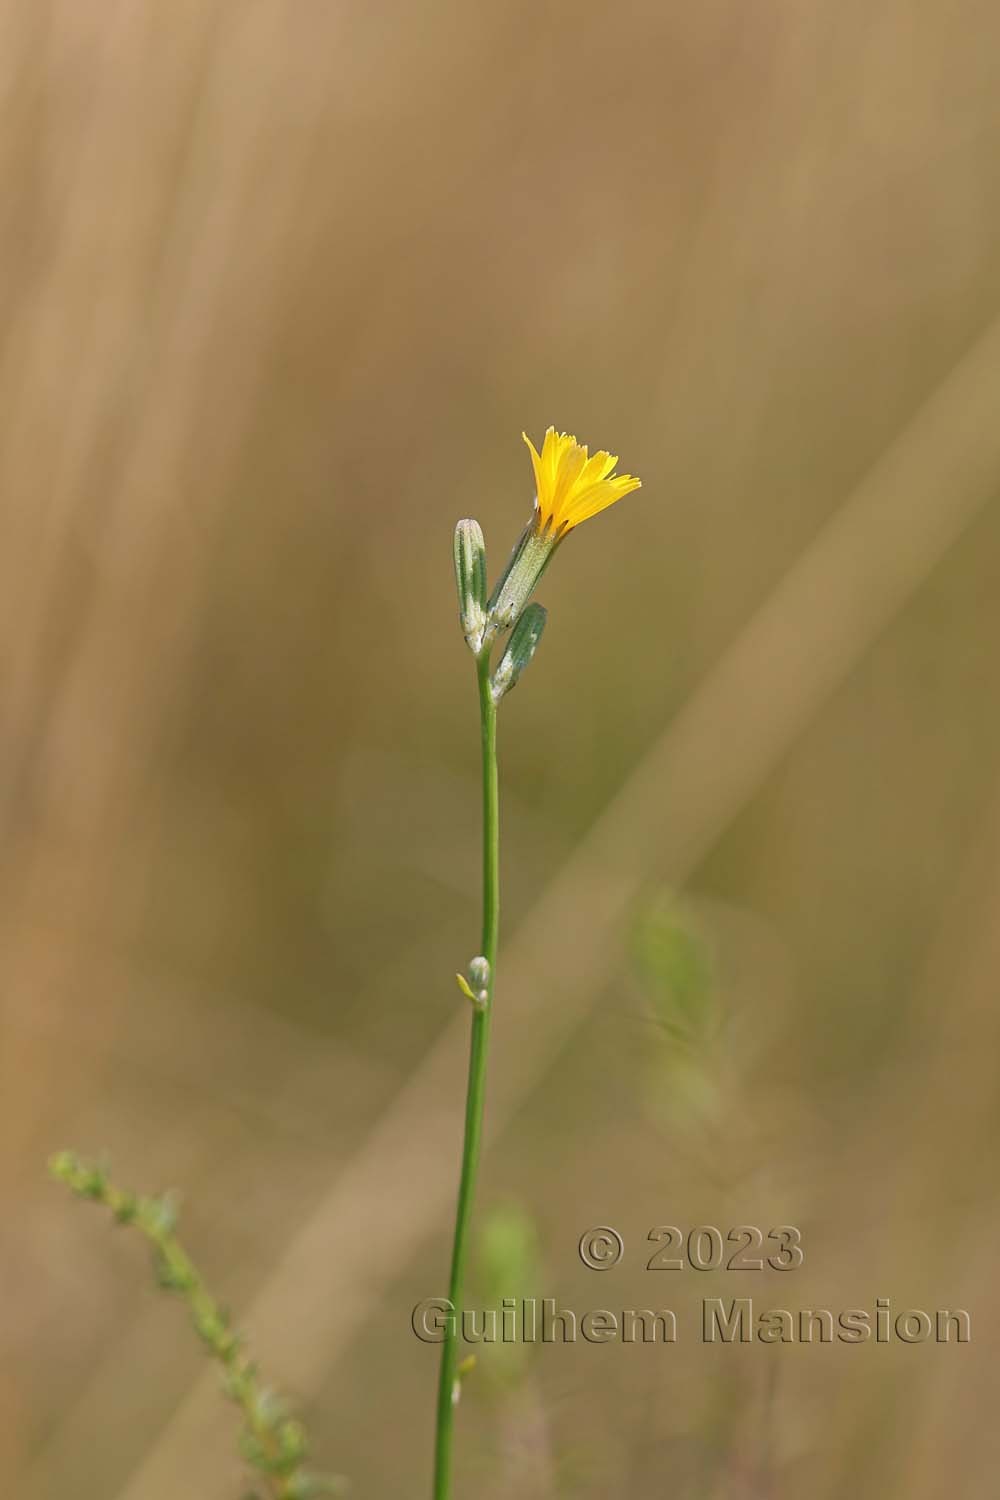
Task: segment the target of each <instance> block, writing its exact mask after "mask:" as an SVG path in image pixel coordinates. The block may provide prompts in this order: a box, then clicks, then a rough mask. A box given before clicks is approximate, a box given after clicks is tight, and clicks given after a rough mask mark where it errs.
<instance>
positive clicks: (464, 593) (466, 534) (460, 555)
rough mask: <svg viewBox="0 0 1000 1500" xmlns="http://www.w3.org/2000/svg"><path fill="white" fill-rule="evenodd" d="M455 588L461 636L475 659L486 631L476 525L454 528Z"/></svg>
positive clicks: (482, 555)
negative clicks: (474, 655)
mask: <svg viewBox="0 0 1000 1500" xmlns="http://www.w3.org/2000/svg"><path fill="white" fill-rule="evenodd" d="M455 584H456V586H457V588H458V615H459V619H460V620H461V622H462V634H463V635H464V636H465V639H466V641H467V642H468V644H469V648H470V650H471V651H473V652H474V653H475V654H476V655H477V656H478V655H479V652H480V651H481V650H482V645H483V631H484V629H485V627H486V542H485V540H484V538H483V529H482V527H481V526H480V524H479V522H478V521H472V520H465V521H459V523H458V525H457V526H456V527H455Z"/></svg>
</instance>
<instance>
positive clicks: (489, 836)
mask: <svg viewBox="0 0 1000 1500" xmlns="http://www.w3.org/2000/svg"><path fill="white" fill-rule="evenodd" d="M476 675H477V677H478V681H479V719H480V730H481V736H482V756H483V932H482V947H481V949H480V952H481V953H482V955H483V957H484V958H485V959H486V961H487V963H488V964H489V966H490V969H489V980H488V982H487V994H486V1004H485V1005H484V1006H482V1007H479V1006H476V1007H474V1008H473V1012H472V1038H471V1043H470V1047H469V1080H468V1088H467V1092H466V1098H465V1140H464V1144H463V1147H462V1171H461V1176H460V1178H459V1184H458V1205H457V1208H456V1210H455V1236H454V1240H453V1242H452V1252H451V1277H450V1281H449V1285H448V1300H449V1302H450V1303H451V1306H452V1308H453V1312H452V1313H451V1314H450V1316H449V1319H448V1324H447V1327H446V1329H445V1338H444V1343H443V1344H442V1346H441V1373H440V1379H439V1383H438V1403H437V1436H436V1440H435V1445H434V1500H449V1496H450V1494H451V1459H452V1439H453V1434H454V1423H455V1394H456V1393H455V1381H456V1378H457V1369H458V1337H459V1332H460V1330H461V1326H462V1298H463V1291H464V1285H465V1268H466V1263H467V1260H468V1249H469V1225H470V1221H471V1218H472V1206H473V1201H474V1199H475V1192H476V1176H477V1173H478V1169H479V1151H480V1144H481V1141H482V1133H483V1106H484V1103H485V1098H486V1062H487V1056H488V1053H489V1039H490V1019H491V1016H492V1013H493V990H494V985H495V982H496V978H495V976H496V961H497V936H498V933H499V929H500V816H499V812H500V806H499V790H498V783H497V706H496V704H495V703H494V701H493V694H492V691H491V688H490V662H489V651H488V650H484V651H482V652H481V653H480V655H479V656H478V658H477V660H476Z"/></svg>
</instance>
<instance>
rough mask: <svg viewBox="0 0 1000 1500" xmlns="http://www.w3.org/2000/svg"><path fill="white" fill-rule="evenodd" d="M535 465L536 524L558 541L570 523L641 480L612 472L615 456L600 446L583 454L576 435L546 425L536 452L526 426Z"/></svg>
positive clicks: (605, 505)
mask: <svg viewBox="0 0 1000 1500" xmlns="http://www.w3.org/2000/svg"><path fill="white" fill-rule="evenodd" d="M521 436H522V437H523V438H524V441H525V442H526V443H527V445H528V447H529V448H530V449H531V463H532V466H533V468H534V470H535V524H536V528H537V531H538V533H539V534H540V535H541V536H544V537H551V539H552V540H553V541H560V540H561V539H562V538H563V537H564V536H565V535H566V533H567V532H569V531H572V529H573V527H574V526H579V524H580V522H581V521H587V520H589V519H590V517H591V516H596V515H597V513H598V511H601V510H606V509H607V508H608V506H609V505H614V503H615V501H616V500H620V499H621V498H622V496H623V495H628V494H631V492H632V490H637V489H638V488H639V486H640V485H641V483H642V480H641V479H635V478H633V476H632V475H631V474H612V472H611V471H612V469H613V468H614V466H615V464H616V463H617V462H618V459H617V456H616V455H614V454H611V453H605V452H604V450H603V449H601V451H600V452H598V453H595V454H594V456H593V458H588V456H587V450H586V448H585V447H582V446H581V445H580V444H579V443H578V442H577V440H576V438H575V437H570V436H569V434H568V433H565V432H558V433H557V432H556V430H555V428H554V427H549V428H548V429H547V430H546V433H545V441H544V442H543V443H542V451H541V453H539V452H538V450H537V449H536V447H535V445H534V443H533V442H532V441H531V439H530V438H529V437H528V434H527V433H526V432H522V434H521Z"/></svg>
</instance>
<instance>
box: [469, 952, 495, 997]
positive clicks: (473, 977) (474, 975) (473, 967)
mask: <svg viewBox="0 0 1000 1500" xmlns="http://www.w3.org/2000/svg"><path fill="white" fill-rule="evenodd" d="M466 974H468V980H469V989H471V990H472V995H474V996H475V999H477V1002H480V1004H486V1001H487V998H489V989H490V966H489V960H487V959H484V957H483V956H481V954H477V956H475V959H469V968H468V969H466Z"/></svg>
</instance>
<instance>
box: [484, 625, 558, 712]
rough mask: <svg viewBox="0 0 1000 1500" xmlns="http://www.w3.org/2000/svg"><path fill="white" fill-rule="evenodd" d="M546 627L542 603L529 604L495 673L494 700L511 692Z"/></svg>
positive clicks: (493, 683) (536, 647)
mask: <svg viewBox="0 0 1000 1500" xmlns="http://www.w3.org/2000/svg"><path fill="white" fill-rule="evenodd" d="M544 629H545V610H544V609H543V608H542V606H541V605H540V604H529V605H528V607H527V609H526V610H525V611H524V613H523V614H522V615H521V618H520V619H519V620H518V622H517V624H516V625H515V626H514V629H513V631H512V632H511V637H510V640H509V641H508V642H507V649H506V651H505V652H504V654H503V656H501V658H500V664H499V666H498V667H497V669H496V671H495V672H494V673H493V681H492V683H491V688H492V692H493V702H494V703H499V702H500V699H501V698H502V697H503V695H504V693H509V692H510V690H511V688H512V687H514V686H515V685H516V683H517V680H518V678H519V677H520V675H521V673H522V672H523V671H524V669H525V667H526V666H527V665H528V663H529V661H530V660H531V658H532V657H533V656H534V654H535V652H536V650H537V649H538V642H539V641H540V640H541V638H542V631H543V630H544Z"/></svg>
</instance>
